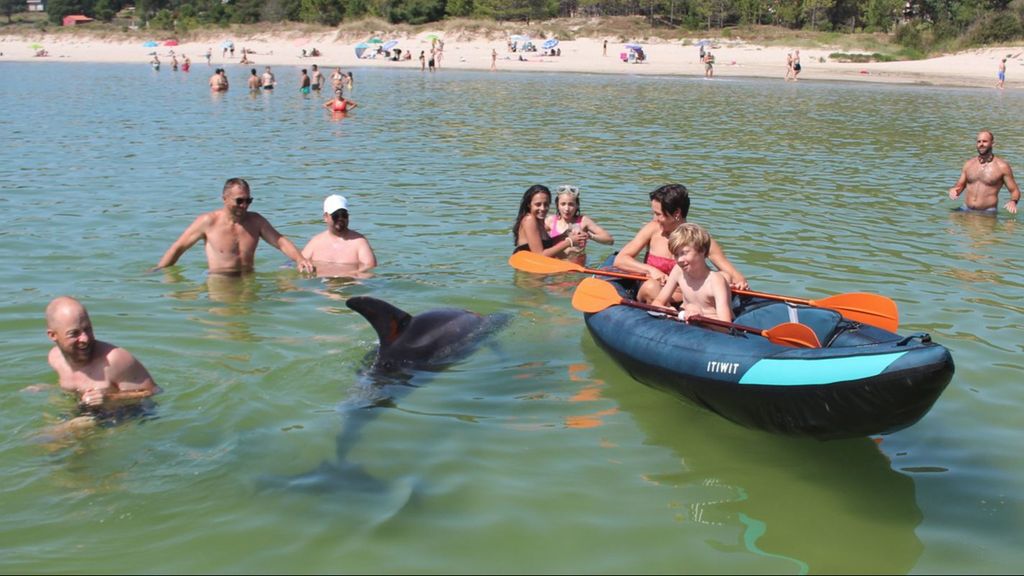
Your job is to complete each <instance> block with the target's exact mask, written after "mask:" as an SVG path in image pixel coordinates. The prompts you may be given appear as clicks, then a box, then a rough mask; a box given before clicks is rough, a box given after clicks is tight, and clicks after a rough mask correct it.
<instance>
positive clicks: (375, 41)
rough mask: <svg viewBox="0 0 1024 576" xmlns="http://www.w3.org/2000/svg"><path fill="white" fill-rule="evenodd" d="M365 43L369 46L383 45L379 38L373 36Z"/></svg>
mask: <svg viewBox="0 0 1024 576" xmlns="http://www.w3.org/2000/svg"><path fill="white" fill-rule="evenodd" d="M367 42H369V43H370V44H383V43H384V41H383V40H381V39H380V38H377V37H376V36H374V37H373V38H370V39H369V40H367Z"/></svg>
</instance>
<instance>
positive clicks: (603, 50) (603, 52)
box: [601, 38, 608, 56]
mask: <svg viewBox="0 0 1024 576" xmlns="http://www.w3.org/2000/svg"><path fill="white" fill-rule="evenodd" d="M607 55H608V39H607V38H605V40H604V42H603V45H602V47H601V56H607Z"/></svg>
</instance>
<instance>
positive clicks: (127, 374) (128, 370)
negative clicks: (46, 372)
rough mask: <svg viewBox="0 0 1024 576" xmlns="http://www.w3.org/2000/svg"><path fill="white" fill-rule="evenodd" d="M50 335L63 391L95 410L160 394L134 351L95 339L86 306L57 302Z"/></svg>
mask: <svg viewBox="0 0 1024 576" xmlns="http://www.w3.org/2000/svg"><path fill="white" fill-rule="evenodd" d="M46 335H47V336H49V337H50V340H52V341H53V343H54V344H55V346H54V347H53V348H52V349H51V350H50V354H49V361H50V366H51V367H52V368H53V370H54V372H56V373H57V377H58V380H59V384H60V387H61V389H63V390H66V391H68V392H73V393H75V394H76V395H77V396H78V399H79V403H80V404H82V405H83V406H85V407H88V408H91V409H97V408H99V407H101V406H103V407H106V406H109V405H110V404H121V403H124V402H126V401H131V400H137V399H141V398H147V397H149V396H152V395H154V394H158V393H159V392H160V387H159V386H157V385H156V382H154V381H153V378H152V377H151V376H150V375H149V372H148V371H147V370H146V368H145V366H143V365H142V363H141V362H139V361H138V360H136V359H135V357H134V356H132V355H131V353H130V352H128V351H127V350H125V349H124V348H119V347H117V346H114V345H113V344H109V343H107V342H102V341H100V340H96V338H95V336H93V332H92V321H90V320H89V313H88V312H87V311H86V310H85V306H83V305H82V303H81V302H79V301H78V300H75V299H74V298H71V297H70V296H60V297H57V298H54V299H53V301H51V302H50V304H49V305H48V306H47V307H46Z"/></svg>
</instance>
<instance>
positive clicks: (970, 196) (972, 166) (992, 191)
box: [949, 130, 1020, 214]
mask: <svg viewBox="0 0 1024 576" xmlns="http://www.w3.org/2000/svg"><path fill="white" fill-rule="evenodd" d="M995 141H996V137H995V136H994V135H993V134H992V132H991V131H989V130H982V131H981V132H978V139H977V141H976V145H977V149H978V155H977V156H975V157H974V158H971V159H970V160H968V161H967V162H965V163H964V168H963V170H961V171H960V178H959V179H958V180H957V181H956V184H954V185H953V187H952V188H950V189H949V198H950V199H951V200H956V199H957V198H959V197H960V194H962V193H963V191H964V189H965V188H966V190H967V196H966V197H965V198H964V203H963V205H961V206H960V208H959V209H960V210H963V211H965V212H968V211H979V212H992V213H995V212H997V211H998V209H999V208H998V207H999V191H1000V190H1001V189H1002V188H1003V186H1004V185H1005V186H1006V189H1007V190H1009V191H1010V200H1009V201H1007V202H1006V204H1004V205H1003V208H1005V209H1006V211H1007V212H1009V213H1010V214H1016V213H1017V202H1018V201H1020V188H1018V187H1017V181H1016V180H1014V178H1013V169H1012V168H1010V165H1009V164H1007V163H1006V161H1005V160H1003V159H1002V158H1000V157H998V156H996V155H995V154H994V153H993V152H992V147H993V146H994V145H995Z"/></svg>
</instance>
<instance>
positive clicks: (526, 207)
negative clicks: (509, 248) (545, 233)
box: [512, 184, 551, 245]
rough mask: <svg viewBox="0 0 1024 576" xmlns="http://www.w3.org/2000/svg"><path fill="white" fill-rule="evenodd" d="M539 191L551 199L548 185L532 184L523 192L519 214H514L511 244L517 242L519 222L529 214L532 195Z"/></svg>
mask: <svg viewBox="0 0 1024 576" xmlns="http://www.w3.org/2000/svg"><path fill="white" fill-rule="evenodd" d="M541 193H543V194H547V195H548V201H549V202H550V201H551V190H548V187H547V186H545V185H543V184H534V185H533V186H530V187H529V188H527V189H526V192H524V193H523V199H522V200H521V201H520V202H519V215H518V216H516V223H515V224H513V225H512V244H513V245H515V244H516V243H517V242H519V223H520V222H522V221H523V218H525V217H526V216H529V215H530V203H531V202H532V201H533V197H534V196H536V195H537V194H541Z"/></svg>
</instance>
